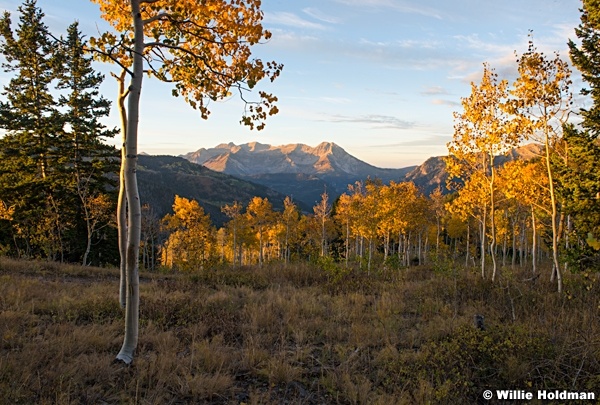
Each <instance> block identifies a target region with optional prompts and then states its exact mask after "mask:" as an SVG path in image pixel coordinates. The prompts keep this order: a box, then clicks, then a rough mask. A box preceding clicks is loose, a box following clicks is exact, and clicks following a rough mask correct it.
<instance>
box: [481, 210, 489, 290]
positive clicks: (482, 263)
mask: <svg viewBox="0 0 600 405" xmlns="http://www.w3.org/2000/svg"><path fill="white" fill-rule="evenodd" d="M486 221H487V207H486V206H484V207H483V220H482V221H481V247H480V250H481V278H485V239H486V238H485V223H486Z"/></svg>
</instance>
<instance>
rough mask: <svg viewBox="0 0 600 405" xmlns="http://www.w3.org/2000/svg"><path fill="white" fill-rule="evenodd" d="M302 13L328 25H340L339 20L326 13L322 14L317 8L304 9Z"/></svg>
mask: <svg viewBox="0 0 600 405" xmlns="http://www.w3.org/2000/svg"><path fill="white" fill-rule="evenodd" d="M302 11H303V12H304V13H305V14H306V15H308V16H310V17H312V18H314V19H315V20H319V21H323V22H325V23H328V24H339V22H340V19H339V18H336V17H333V16H330V15H327V14H325V13H324V12H322V11H321V10H319V9H317V8H313V7H306V8H304V9H302Z"/></svg>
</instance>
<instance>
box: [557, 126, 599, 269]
mask: <svg viewBox="0 0 600 405" xmlns="http://www.w3.org/2000/svg"><path fill="white" fill-rule="evenodd" d="M562 146H563V148H564V154H565V155H566V158H567V159H566V161H567V164H566V165H565V164H564V162H563V161H562V159H561V160H560V161H558V159H556V160H555V161H554V162H553V164H554V166H555V170H556V172H557V191H558V193H559V195H560V196H561V199H562V201H563V209H564V211H565V214H566V215H568V216H569V222H570V223H571V224H572V226H571V227H570V228H571V229H568V228H569V227H568V226H567V232H568V237H567V239H566V240H567V241H568V249H566V252H565V253H566V254H567V257H568V258H569V259H570V260H571V261H572V262H575V263H576V264H577V265H578V267H579V268H580V269H585V268H588V267H592V266H596V267H597V266H598V265H599V264H600V255H599V253H598V252H597V251H596V249H594V248H593V246H594V241H597V240H598V239H600V204H599V203H598V202H599V198H600V172H599V171H598V167H600V146H599V145H598V143H597V142H596V140H595V139H594V137H593V136H591V135H590V134H589V132H588V131H578V130H577V129H576V128H575V127H574V126H573V125H571V124H569V125H565V128H564V135H563V145H562ZM590 240H591V241H592V243H590Z"/></svg>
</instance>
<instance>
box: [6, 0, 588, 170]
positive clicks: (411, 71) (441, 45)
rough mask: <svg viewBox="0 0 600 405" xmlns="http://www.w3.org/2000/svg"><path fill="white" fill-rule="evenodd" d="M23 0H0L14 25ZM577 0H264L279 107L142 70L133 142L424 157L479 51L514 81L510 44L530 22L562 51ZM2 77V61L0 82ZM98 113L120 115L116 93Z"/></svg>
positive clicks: (53, 15)
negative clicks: (197, 104)
mask: <svg viewBox="0 0 600 405" xmlns="http://www.w3.org/2000/svg"><path fill="white" fill-rule="evenodd" d="M20 4H21V1H13V0H0V8H2V9H3V10H8V11H10V12H11V14H12V20H13V24H15V27H16V21H18V14H17V7H18V6H19V5H20ZM37 4H38V6H39V7H40V8H41V9H42V10H43V12H44V13H45V15H46V17H45V18H46V19H45V22H46V24H47V25H48V27H49V28H50V30H51V32H53V33H54V34H64V33H66V29H67V27H68V25H69V24H71V23H72V22H73V21H74V20H77V21H79V23H80V27H81V29H82V31H83V32H84V34H86V35H88V36H97V35H98V33H99V32H101V31H103V30H106V29H107V28H108V26H107V24H106V23H105V22H104V21H103V20H102V19H101V18H100V12H99V9H98V6H97V5H95V4H93V3H91V2H89V1H86V0H38V3H37ZM580 7H581V1H580V0H518V1H517V0H502V1H485V0H483V1H482V0H417V1H414V0H305V1H304V0H263V2H262V10H263V11H264V24H263V25H264V27H265V28H266V29H268V30H269V31H271V33H272V34H273V35H272V38H271V39H270V40H269V41H268V42H266V43H264V44H260V45H257V46H255V47H254V48H253V54H254V55H255V57H257V58H260V59H262V60H264V61H267V60H269V61H270V60H275V61H277V62H279V63H283V64H284V69H283V72H282V74H281V76H280V77H279V78H278V79H277V80H276V81H275V82H274V83H266V84H264V85H262V84H261V85H260V86H259V87H260V89H262V90H265V91H268V92H271V93H273V94H275V95H276V96H277V97H278V98H279V102H278V103H277V105H278V108H279V110H280V112H279V114H277V115H276V116H273V117H270V118H269V119H268V121H267V126H266V128H265V129H264V130H263V131H256V130H254V131H252V130H250V129H248V128H247V127H245V126H243V125H241V124H240V123H239V122H240V118H241V116H242V114H243V110H244V106H243V104H242V102H241V101H240V100H239V98H237V97H232V98H231V99H227V100H224V101H219V102H213V103H211V104H210V109H211V115H210V118H209V119H208V120H203V119H202V118H201V117H200V114H199V113H198V112H197V111H195V110H193V109H192V108H191V107H189V106H188V105H187V104H185V102H184V101H183V100H182V99H181V98H173V97H172V96H171V85H168V84H164V83H159V82H158V81H156V79H145V80H144V85H143V86H144V87H143V90H142V100H141V106H140V108H141V117H140V127H139V130H140V132H139V150H140V151H144V152H146V153H149V154H169V155H180V154H185V153H187V152H191V151H195V150H198V149H200V148H202V147H204V148H210V147H214V146H216V145H218V144H220V143H228V142H234V143H236V144H242V143H246V142H253V141H258V142H260V143H267V144H272V145H285V144H290V143H305V144H308V145H311V146H316V145H318V144H319V143H321V142H324V141H327V142H334V143H336V144H338V145H339V146H341V147H342V148H344V149H345V150H346V151H347V152H349V153H350V154H352V155H354V156H356V157H358V158H359V159H361V160H364V161H366V162H368V163H370V164H373V165H375V166H379V167H390V168H400V167H406V166H410V165H417V164H421V163H422V162H424V161H425V160H426V159H427V158H428V157H430V156H438V155H446V154H447V148H446V144H447V143H448V142H449V141H451V140H452V134H453V126H454V119H453V112H455V111H461V110H462V108H461V104H460V101H461V97H467V96H469V94H470V92H471V88H470V83H471V82H473V81H475V83H478V82H479V80H480V78H481V73H482V71H483V63H484V62H487V63H489V64H490V66H491V67H492V68H494V69H495V70H496V72H497V73H498V75H499V77H500V78H506V79H508V80H509V81H510V82H512V81H514V79H515V78H516V54H515V52H517V54H521V53H523V52H524V51H526V49H527V43H528V34H529V32H530V30H532V31H533V38H534V42H535V44H536V46H537V47H538V49H539V50H541V51H544V52H545V53H546V54H549V55H551V54H552V53H553V52H555V51H556V52H559V54H560V55H561V56H562V57H563V58H564V59H565V60H568V51H567V44H566V43H567V41H568V39H573V40H576V37H575V33H574V28H575V27H576V26H577V25H578V24H579V22H580V20H579V18H580V11H579V8H580ZM95 66H96V68H97V69H98V70H100V71H101V72H103V73H104V74H105V75H106V79H105V82H104V84H103V85H102V88H101V91H102V94H103V95H104V96H105V97H106V98H108V99H111V100H114V99H115V98H116V94H117V85H116V82H115V80H114V79H113V78H112V77H111V76H110V72H111V71H114V72H117V71H118V69H117V68H116V66H110V65H101V64H97V65H95ZM576 76H577V75H575V81H574V82H575V84H574V87H573V89H574V91H575V92H577V91H578V88H579V87H578V86H580V81H579V80H577V77H576ZM9 78H10V76H7V74H5V73H0V85H2V86H4V85H6V83H8V80H9ZM105 123H106V124H107V125H108V126H111V127H112V126H118V123H119V119H118V112H117V111H116V108H114V104H113V109H112V111H111V115H110V117H108V118H107V119H106V120H105ZM112 143H115V144H116V143H119V142H118V140H115V141H113V142H112Z"/></svg>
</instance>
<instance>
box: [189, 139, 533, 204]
mask: <svg viewBox="0 0 600 405" xmlns="http://www.w3.org/2000/svg"><path fill="white" fill-rule="evenodd" d="M541 148H542V146H541V145H539V144H526V145H522V146H519V147H516V148H513V149H512V150H510V151H509V152H508V153H506V154H505V155H504V156H499V157H497V164H500V165H501V164H504V163H505V162H507V161H510V160H514V159H519V158H521V159H525V160H528V159H532V158H534V157H536V156H539V154H540V153H541V150H542V149H541ZM181 157H183V158H185V159H187V160H189V161H191V162H193V163H197V164H201V165H203V166H205V167H208V168H210V169H212V170H215V171H218V172H222V173H227V174H230V175H232V176H236V177H240V178H243V179H246V180H250V181H252V182H255V183H258V184H262V185H264V186H267V187H270V188H273V189H275V190H277V191H279V192H281V193H283V194H286V195H290V196H294V197H295V198H297V199H298V200H300V201H303V202H304V203H305V204H307V205H308V206H312V205H314V204H315V203H316V202H317V201H318V200H319V199H320V196H321V194H322V193H323V191H325V190H327V192H328V194H329V195H330V199H335V198H337V196H339V195H340V194H342V193H344V192H345V191H346V190H347V187H348V185H349V184H353V183H354V182H356V181H364V180H366V179H368V178H372V179H374V178H377V179H380V180H381V181H382V182H384V183H389V182H390V181H396V182H403V181H412V182H413V183H415V185H416V186H417V187H419V188H420V189H421V190H422V191H423V192H424V193H426V194H428V193H430V192H431V191H433V190H434V189H435V188H437V187H438V186H441V187H442V190H443V191H444V192H448V191H449V190H448V189H447V188H446V179H447V177H448V176H447V172H446V163H445V161H444V157H445V156H432V157H430V158H428V159H427V160H425V161H424V162H423V163H422V164H420V165H415V166H408V167H405V168H400V169H386V168H379V167H376V166H374V165H371V164H370V163H367V162H364V161H362V160H360V159H358V158H356V157H354V156H352V155H350V154H349V153H348V152H346V151H345V150H344V149H343V148H342V147H341V146H339V145H337V144H336V143H334V142H321V143H320V144H318V145H317V146H314V147H313V146H309V145H306V144H303V143H292V144H285V145H277V146H274V145H269V144H263V143H260V142H248V143H245V144H241V145H236V144H235V143H233V142H229V143H221V144H219V145H217V146H215V147H214V148H200V149H198V150H197V151H195V152H190V153H187V154H185V155H181Z"/></svg>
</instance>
